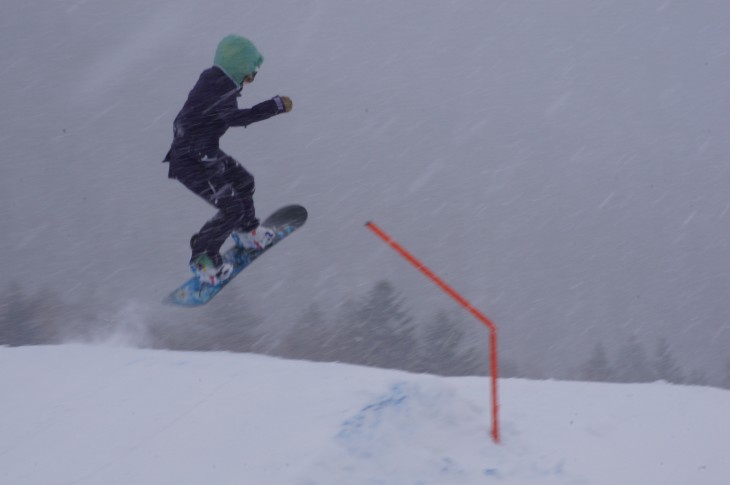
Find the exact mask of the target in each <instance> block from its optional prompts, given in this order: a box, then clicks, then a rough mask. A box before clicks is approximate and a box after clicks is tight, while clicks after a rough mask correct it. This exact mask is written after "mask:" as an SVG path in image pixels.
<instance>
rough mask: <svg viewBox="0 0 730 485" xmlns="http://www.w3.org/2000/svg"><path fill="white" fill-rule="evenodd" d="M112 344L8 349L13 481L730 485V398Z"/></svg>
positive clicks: (3, 443) (4, 424) (3, 416)
mask: <svg viewBox="0 0 730 485" xmlns="http://www.w3.org/2000/svg"><path fill="white" fill-rule="evenodd" d="M500 385H501V405H502V426H503V430H502V431H503V444H501V445H499V446H498V445H495V444H493V443H492V442H491V441H490V439H489V429H488V428H489V413H488V403H489V396H488V384H487V380H486V379H485V378H477V377H473V378H472V377H469V378H440V377H435V376H429V375H413V374H407V373H403V372H395V371H386V370H379V369H370V368H364V367H354V366H347V365H341V364H315V363H308V362H297V361H286V360H281V359H273V358H269V357H264V356H257V355H243V354H225V353H182V352H163V351H149V350H131V349H122V348H112V347H85V346H59V347H24V348H0V389H2V394H0V483H2V484H8V485H10V484H12V485H25V484H28V485H30V484H32V485H38V484H42V485H56V484H58V485H61V484H64V485H71V484H106V485H115V484H125V485H127V484H132V483H133V484H137V485H148V484H149V485H152V484H155V485H157V484H172V483H174V484H176V485H185V484H202V483H207V484H217V485H225V484H267V485H268V484H302V485H303V484H338V485H341V484H398V485H400V484H452V483H453V484H481V483H502V484H508V485H513V484H523V483H530V484H532V483H535V484H596V485H600V484H606V485H608V484H610V485H614V484H623V485H630V484H643V485H645V484H654V483H656V484H678V485H681V484H703V485H721V484H723V485H724V484H726V483H729V482H730V462H729V461H728V460H727V449H728V440H729V438H728V436H730V419H728V409H730V393H729V392H727V391H722V390H717V389H710V388H698V387H679V386H670V385H666V384H662V383H657V384H651V385H607V384H587V383H577V382H572V383H569V382H550V381H548V382H538V381H524V380H503V381H501V383H500Z"/></svg>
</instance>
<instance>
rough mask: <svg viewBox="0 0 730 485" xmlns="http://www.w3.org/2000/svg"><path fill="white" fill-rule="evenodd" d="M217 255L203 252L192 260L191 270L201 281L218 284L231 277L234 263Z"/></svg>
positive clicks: (213, 284)
mask: <svg viewBox="0 0 730 485" xmlns="http://www.w3.org/2000/svg"><path fill="white" fill-rule="evenodd" d="M216 256H217V257H211V256H210V255H209V254H208V253H203V254H200V255H198V256H195V257H193V259H191V260H190V270H191V271H192V272H193V274H194V275H195V276H197V277H198V279H199V280H200V282H201V283H207V284H209V285H212V286H216V285H219V284H220V283H222V282H224V281H226V280H227V279H228V278H230V277H231V273H232V272H233V265H232V264H230V263H225V262H223V258H221V256H220V255H219V254H216Z"/></svg>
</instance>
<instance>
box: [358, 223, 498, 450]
mask: <svg viewBox="0 0 730 485" xmlns="http://www.w3.org/2000/svg"><path fill="white" fill-rule="evenodd" d="M365 226H366V227H367V228H368V229H370V230H371V231H373V232H374V233H375V234H377V235H378V236H379V237H380V238H381V239H382V240H383V241H385V242H386V243H387V244H388V245H390V247H392V248H393V249H395V251H396V252H397V253H398V254H400V255H401V256H402V257H403V258H404V259H406V260H407V261H408V262H409V263H411V264H412V265H413V266H415V267H416V269H418V270H419V271H421V273H423V274H424V275H426V277H428V278H429V279H430V280H431V281H433V282H434V283H435V284H436V285H437V286H438V287H439V288H441V289H442V290H443V291H444V292H445V293H446V294H447V295H449V296H450V297H451V298H453V299H454V300H456V301H457V302H459V304H461V306H463V307H464V308H466V309H467V310H468V311H469V313H471V314H472V315H473V316H474V317H475V318H476V319H477V320H479V321H480V322H482V323H483V324H484V325H486V326H487V328H488V329H489V358H490V367H491V383H492V439H493V440H494V442H495V443H499V403H498V401H497V375H498V372H497V327H496V326H495V325H494V323H492V321H491V320H490V319H489V318H487V317H486V315H484V314H483V313H481V312H480V311H479V310H477V309H476V308H474V307H473V306H471V303H469V302H468V301H467V300H466V299H465V298H464V297H462V296H461V295H460V294H458V293H457V292H456V291H455V290H454V289H453V288H451V287H450V286H449V285H447V284H446V283H444V281H443V280H441V278H439V277H438V276H436V274H434V272H433V271H431V270H430V269H428V268H427V267H426V266H425V265H424V264H423V263H421V262H420V261H419V260H417V259H416V258H415V257H414V256H413V255H412V254H411V253H409V252H408V251H406V249H405V248H403V246H401V245H400V244H398V243H397V242H395V241H394V240H393V239H392V238H391V237H390V236H389V235H388V234H386V233H385V232H384V231H383V230H382V229H380V228H379V227H378V226H377V225H375V223H373V222H371V221H369V222H367V223H366V224H365Z"/></svg>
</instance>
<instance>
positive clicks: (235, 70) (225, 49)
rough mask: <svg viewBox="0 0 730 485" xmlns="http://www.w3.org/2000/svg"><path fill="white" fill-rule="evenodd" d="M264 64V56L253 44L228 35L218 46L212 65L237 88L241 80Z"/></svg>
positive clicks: (236, 36) (244, 39)
mask: <svg viewBox="0 0 730 485" xmlns="http://www.w3.org/2000/svg"><path fill="white" fill-rule="evenodd" d="M263 62H264V56H262V55H261V53H260V52H259V51H258V49H256V46H255V45H253V42H251V41H250V40H248V39H247V38H245V37H241V36H240V35H234V34H231V35H228V36H226V37H224V38H223V40H221V41H220V43H219V44H218V48H217V49H216V51H215V62H214V64H215V65H216V66H218V67H219V68H221V69H222V70H223V72H225V73H226V74H227V75H228V77H230V78H231V79H233V81H234V82H235V83H236V85H237V86H238V87H241V85H243V78H245V77H246V76H248V75H249V74H252V73H253V72H254V71H255V70H256V69H258V68H259V67H260V66H261V64H263Z"/></svg>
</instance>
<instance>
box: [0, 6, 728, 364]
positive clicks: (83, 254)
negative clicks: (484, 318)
mask: <svg viewBox="0 0 730 485" xmlns="http://www.w3.org/2000/svg"><path fill="white" fill-rule="evenodd" d="M0 24H1V28H0V83H1V85H2V87H3V89H2V90H0V106H2V110H3V113H2V114H3V115H2V116H1V117H0V143H1V145H0V146H2V152H1V153H2V161H1V163H0V194H1V195H0V197H2V199H1V200H0V202H1V203H0V218H1V220H2V224H3V230H2V232H0V254H2V256H0V258H2V260H1V261H2V266H3V268H4V274H5V275H6V276H5V278H6V279H7V280H14V279H19V280H21V281H23V282H25V284H27V285H48V286H51V287H55V288H58V289H61V288H63V290H64V293H65V294H66V295H67V296H68V297H70V298H74V299H84V298H88V297H89V296H92V295H93V296H95V297H96V298H98V299H99V300H100V301H102V302H103V304H104V305H109V307H114V306H117V305H120V306H121V305H124V304H126V302H128V301H130V300H135V301H138V302H140V304H142V305H146V306H149V308H151V309H153V311H158V310H159V311H162V310H161V309H159V308H158V307H157V305H158V302H159V300H160V299H161V298H162V297H163V296H164V295H166V294H167V293H169V291H171V290H172V289H173V288H175V287H176V286H177V285H178V284H179V283H181V282H182V281H183V280H184V279H185V278H187V277H188V270H187V266H186V265H187V259H188V257H189V254H188V246H187V242H188V239H189V237H190V235H191V234H192V233H193V232H195V231H196V230H197V229H198V228H199V227H200V225H202V223H203V222H204V221H205V220H206V219H207V218H208V217H210V216H212V214H213V212H212V210H211V209H210V208H209V207H208V206H206V205H205V203H203V202H202V201H200V200H198V199H197V198H196V197H195V196H194V195H192V194H190V193H188V192H187V191H186V190H185V189H184V188H183V187H182V186H181V185H180V184H178V183H176V182H174V181H169V180H167V178H166V166H163V165H162V164H160V163H159V161H160V160H161V158H162V157H163V156H164V154H165V152H166V150H167V148H168V145H169V142H170V138H171V131H172V130H171V124H172V120H173V118H174V116H175V114H176V113H177V111H178V110H179V108H180V106H181V105H182V103H183V102H184V100H185V97H186V95H187V93H188V91H189V90H190V88H191V87H192V85H193V84H194V83H195V81H196V80H197V76H198V74H199V73H200V71H202V70H203V69H205V68H207V67H209V66H210V65H211V64H212V58H213V52H214V50H215V46H216V44H217V42H218V40H220V38H221V37H222V36H223V35H226V34H228V33H231V32H236V33H240V34H243V35H246V36H249V37H250V38H252V39H253V40H254V41H255V42H256V44H257V45H258V47H259V49H260V50H261V51H262V52H263V54H264V56H265V58H266V61H265V63H264V66H263V69H262V71H261V73H260V75H259V77H257V80H256V82H255V83H254V84H253V85H252V86H250V87H247V88H246V89H245V91H244V96H243V97H242V98H241V100H240V106H241V107H248V106H251V105H253V104H255V103H257V102H259V101H261V100H264V99H267V98H269V97H271V96H273V95H275V94H283V95H288V96H291V97H292V99H293V100H294V111H293V112H292V113H290V114H288V115H286V116H281V117H277V118H274V119H271V120H267V121H265V122H262V123H260V124H257V125H254V126H251V127H249V128H247V129H245V130H244V129H237V130H236V129H233V130H231V131H229V133H228V134H227V135H226V136H225V138H224V139H223V148H224V149H225V150H227V151H228V152H230V153H231V154H232V155H233V156H234V157H236V158H238V159H239V160H240V161H241V162H242V163H243V164H244V165H245V166H246V167H247V168H248V169H249V170H250V171H251V172H253V174H254V175H255V176H256V179H257V192H256V196H255V200H256V203H257V207H258V209H259V213H260V214H261V215H264V216H265V215H266V214H267V213H269V212H271V211H273V210H274V209H275V208H277V207H279V206H282V205H285V204H289V203H301V204H303V205H305V206H306V207H307V208H308V209H309V211H310V219H309V221H308V222H307V226H306V227H305V228H304V229H303V230H302V231H300V232H299V233H297V235H296V236H295V237H293V238H292V240H291V241H287V242H286V244H282V246H281V247H280V248H277V249H276V253H273V252H272V254H271V256H272V257H268V256H267V258H266V259H267V260H266V262H264V261H263V260H262V261H261V262H260V263H257V264H256V265H254V266H253V267H251V268H250V269H249V270H247V271H246V274H245V275H242V277H241V278H240V279H239V280H238V281H237V282H236V283H234V284H232V285H231V287H229V288H228V289H226V291H233V292H240V293H241V294H242V295H245V296H246V297H248V298H250V299H251V300H253V301H255V302H256V305H258V306H259V308H260V310H261V312H262V313H264V314H265V315H267V316H268V317H269V319H270V320H271V322H272V328H275V327H276V325H288V324H289V323H290V322H292V321H293V320H294V317H295V315H296V314H297V313H299V312H300V311H301V310H302V308H303V307H304V306H305V305H306V304H307V303H308V302H310V301H320V302H322V303H323V304H324V306H325V307H326V308H332V307H334V305H336V304H337V302H338V301H340V300H341V299H342V298H345V297H349V296H355V295H358V294H361V293H363V292H364V291H366V289H367V288H369V286H370V285H372V283H373V282H374V281H375V280H377V279H378V278H388V279H391V280H393V281H394V283H395V284H396V285H397V286H398V287H399V289H401V290H402V292H403V294H404V296H405V297H406V299H407V301H408V303H409V305H410V306H411V307H412V309H413V311H414V312H422V313H425V312H427V311H429V312H430V311H431V310H432V309H433V308H436V307H444V308H451V305H452V304H451V303H450V302H449V301H448V300H447V299H446V298H444V297H442V296H441V295H440V294H439V292H438V290H437V289H435V288H434V287H432V285H431V284H430V283H429V282H428V281H426V280H425V279H423V277H422V276H421V275H420V274H418V273H417V272H415V271H413V270H412V269H410V268H409V267H408V266H407V265H406V264H405V263H402V262H401V261H400V260H398V258H397V256H396V255H395V253H393V252H392V251H391V250H390V249H388V248H387V247H385V246H384V245H383V244H382V243H381V242H379V241H378V240H377V239H376V238H374V236H372V235H371V234H369V233H368V232H367V231H366V229H365V228H364V227H363V224H364V222H366V221H367V220H370V219H372V220H374V221H376V222H377V223H378V224H380V225H381V226H382V227H383V228H384V229H385V230H387V231H388V232H390V233H391V235H392V236H393V237H395V238H396V239H397V240H398V241H399V242H401V243H402V244H404V245H405V246H406V247H407V248H409V249H410V250H411V251H412V252H413V253H414V254H416V255H417V256H418V257H419V258H421V259H423V260H424V261H425V262H427V263H428V264H430V265H431V266H432V268H433V269H434V270H435V271H436V272H437V273H439V274H440V275H441V276H442V277H444V279H446V280H447V281H448V282H449V283H450V284H452V286H454V287H456V288H457V289H459V290H460V291H462V292H464V294H465V295H466V296H467V297H468V298H469V299H471V300H472V301H473V302H474V303H475V304H476V305H477V306H479V307H480V309H481V310H483V311H484V312H485V313H487V314H488V315H490V317H492V318H493V319H494V320H495V321H496V322H497V324H498V325H499V327H500V330H501V337H502V338H501V343H502V349H503V353H507V354H510V353H511V354H512V355H515V356H524V355H529V356H531V357H532V358H533V360H534V361H537V362H544V363H545V366H546V367H548V368H549V367H559V366H560V365H561V362H566V361H569V362H571V363H572V362H573V361H574V360H575V359H577V358H579V357H580V356H582V355H583V354H585V353H587V352H588V351H589V350H590V348H592V345H593V344H594V342H595V341H596V340H598V339H606V340H607V341H608V343H609V345H611V344H615V343H618V342H621V341H623V340H624V339H626V338H627V337H628V336H629V335H631V334H636V335H638V336H639V337H641V338H644V337H645V338H646V341H647V342H649V343H651V344H652V345H653V343H654V340H655V339H656V338H657V337H658V336H666V337H668V338H669V339H670V341H671V342H672V343H673V344H674V345H675V346H677V347H678V348H677V352H679V353H680V355H681V357H682V359H683V361H684V363H686V364H687V363H688V364H691V365H693V366H695V365H696V366H700V365H710V364H712V365H715V364H717V362H719V360H720V358H721V357H723V358H724V356H725V355H727V352H728V351H727V349H728V348H729V347H730V303H729V300H728V297H727V295H728V294H730V283H729V281H730V257H728V250H729V249H730V243H729V242H728V236H729V235H730V229H728V226H729V224H730V191H729V190H728V187H730V168H729V167H728V163H727V160H728V155H730V141H729V140H730V138H729V137H728V133H727V127H728V126H730V94H728V89H727V80H728V79H729V78H730V67H728V65H729V64H728V59H729V53H730V33H728V29H727V25H730V8H728V6H727V4H726V2H724V1H710V0H701V1H700V0H698V1H695V2H679V1H667V0H647V1H644V2H638V3H636V2H628V1H626V2H616V1H608V0H606V1H592V2H584V1H578V0H574V1H569V0H558V1H553V2H527V1H517V2H515V1H508V0H500V1H493V2H481V1H477V0H473V1H462V2H456V3H454V2H435V1H433V2H415V1H409V2H398V3H397V4H391V2H387V1H373V2H356V1H334V0H332V1H314V0H312V1H305V2H296V3H295V4H293V5H287V6H286V8H283V6H281V5H276V4H272V3H271V2H266V1H254V2H240V1H232V0H224V1H221V2H216V5H215V7H210V6H208V5H203V4H202V3H201V2H197V1H192V0H189V1H182V2H181V1H172V0H161V1H155V2H147V1H143V0H136V1H129V2H112V1H110V0H105V1H98V2H83V1H61V2H58V1H50V0H46V1H41V0H27V1H26V0H23V1H21V0H14V1H6V2H3V3H2V5H1V6H0ZM274 254H276V257H274ZM175 315H176V313H175V312H173V313H171V314H170V318H174V317H175ZM467 318H468V317H467ZM475 325H477V324H476V323H475ZM485 345H486V343H485Z"/></svg>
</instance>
